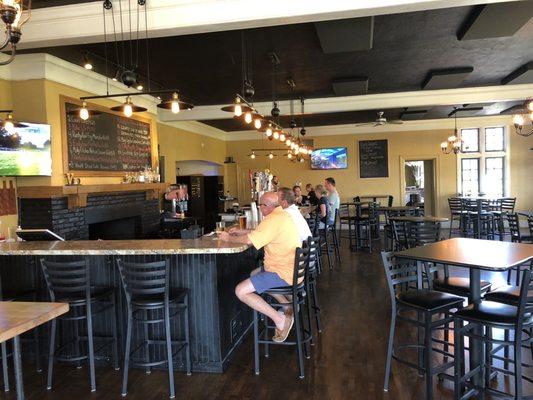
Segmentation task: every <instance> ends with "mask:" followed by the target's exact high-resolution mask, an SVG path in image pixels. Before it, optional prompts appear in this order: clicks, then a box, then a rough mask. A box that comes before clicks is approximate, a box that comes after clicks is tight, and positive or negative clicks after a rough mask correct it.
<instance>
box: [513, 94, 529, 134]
mask: <svg viewBox="0 0 533 400" xmlns="http://www.w3.org/2000/svg"><path fill="white" fill-rule="evenodd" d="M513 125H514V129H515V132H516V133H517V134H518V135H520V136H524V137H527V136H531V134H533V99H528V100H526V102H525V103H524V108H523V109H521V110H520V111H519V112H518V113H516V114H514V115H513Z"/></svg>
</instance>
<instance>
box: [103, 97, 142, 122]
mask: <svg viewBox="0 0 533 400" xmlns="http://www.w3.org/2000/svg"><path fill="white" fill-rule="evenodd" d="M111 110H113V111H118V112H121V113H123V114H124V116H126V117H128V118H129V117H131V116H132V115H133V113H137V112H143V111H146V110H147V109H146V108H144V107H141V106H136V105H135V104H133V103H132V101H131V97H130V96H128V97H126V101H125V102H124V104H121V105H120V106H115V107H111Z"/></svg>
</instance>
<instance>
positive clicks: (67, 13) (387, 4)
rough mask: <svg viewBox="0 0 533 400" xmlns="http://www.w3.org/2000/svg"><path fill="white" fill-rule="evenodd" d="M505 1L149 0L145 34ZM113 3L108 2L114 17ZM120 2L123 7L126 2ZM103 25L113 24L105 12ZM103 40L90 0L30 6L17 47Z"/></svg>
mask: <svg viewBox="0 0 533 400" xmlns="http://www.w3.org/2000/svg"><path fill="white" fill-rule="evenodd" d="M507 1H512V0H372V1H353V0H330V1H309V0H292V1H287V0H270V1H268V2H267V1H264V0H225V1H220V0H151V1H149V2H148V28H149V36H150V37H162V36H179V35H188V34H195V33H205V32H215V31H225V30H235V29H243V28H258V27H265V26H274V25H286V24H296V23H305V22H315V21H326V20H333V19H345V18H356V17H366V16H371V15H383V14H394V13H404V12H413V11H422V10H429V9H440V8H449V7H460V6H469V5H477V4H487V3H499V2H507ZM117 3H118V1H113V4H114V8H115V9H116V10H115V15H117V14H118V5H117ZM122 3H123V7H122V9H123V11H124V10H127V9H128V2H127V0H122ZM133 14H134V15H133V16H132V17H133V21H132V26H133V27H135V26H136V13H133ZM116 18H117V17H116ZM117 21H118V18H117ZM142 22H144V20H143V21H142ZM106 23H107V26H108V27H109V28H111V27H112V19H111V16H110V13H108V20H107V22H106ZM103 41H104V37H103V21H102V2H101V1H95V2H91V3H82V4H75V5H68V6H61V7H48V8H40V9H37V10H34V11H33V12H32V17H31V19H30V21H29V22H28V24H26V26H25V27H24V32H23V36H22V40H21V41H20V43H19V48H21V49H22V48H26V49H29V48H38V47H48V46H59V45H68V44H83V43H95V42H103Z"/></svg>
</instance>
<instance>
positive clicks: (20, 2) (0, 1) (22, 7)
mask: <svg viewBox="0 0 533 400" xmlns="http://www.w3.org/2000/svg"><path fill="white" fill-rule="evenodd" d="M30 16H31V0H27V1H25V0H0V19H2V21H3V22H4V24H5V25H6V27H5V39H4V41H3V42H0V51H2V50H4V49H5V48H6V47H7V46H8V45H10V46H11V56H10V57H9V59H7V60H6V61H3V62H0V65H7V64H9V63H10V62H11V61H13V60H14V59H15V55H16V53H17V44H18V42H19V41H20V38H21V36H22V25H24V24H25V23H26V22H28V20H29V19H30Z"/></svg>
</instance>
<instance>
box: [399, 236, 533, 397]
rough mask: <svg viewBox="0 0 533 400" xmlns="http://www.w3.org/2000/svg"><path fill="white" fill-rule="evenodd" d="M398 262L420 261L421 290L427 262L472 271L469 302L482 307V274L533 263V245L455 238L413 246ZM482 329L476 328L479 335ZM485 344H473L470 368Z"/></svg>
mask: <svg viewBox="0 0 533 400" xmlns="http://www.w3.org/2000/svg"><path fill="white" fill-rule="evenodd" d="M395 257H397V258H398V259H405V260H412V261H416V262H417V274H418V287H419V288H421V287H422V265H423V263H426V262H432V263H438V264H443V265H448V266H455V267H462V268H467V269H468V270H469V275H470V291H469V297H468V301H469V302H470V303H474V304H480V303H481V301H482V299H481V271H482V270H484V271H491V272H503V271H508V270H509V269H511V268H514V267H517V266H518V265H521V264H524V263H526V262H529V261H531V260H533V246H531V245H530V244H524V243H512V242H501V241H495V240H483V239H472V238H452V239H447V240H442V241H438V242H435V243H430V244H427V245H424V246H419V247H414V248H411V249H407V250H403V251H400V252H397V253H395ZM481 329H482V328H481V327H477V328H475V329H474V333H476V334H478V335H480V334H481ZM483 357H484V355H483V345H482V343H481V342H480V341H479V340H475V339H471V342H470V368H471V369H472V368H475V367H476V366H477V365H479V364H480V362H481V360H483ZM472 380H473V381H472V382H473V384H474V385H475V386H477V387H483V385H484V378H483V376H482V373H479V374H476V375H474V376H473V377H472Z"/></svg>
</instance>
